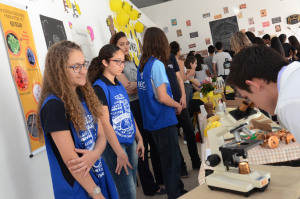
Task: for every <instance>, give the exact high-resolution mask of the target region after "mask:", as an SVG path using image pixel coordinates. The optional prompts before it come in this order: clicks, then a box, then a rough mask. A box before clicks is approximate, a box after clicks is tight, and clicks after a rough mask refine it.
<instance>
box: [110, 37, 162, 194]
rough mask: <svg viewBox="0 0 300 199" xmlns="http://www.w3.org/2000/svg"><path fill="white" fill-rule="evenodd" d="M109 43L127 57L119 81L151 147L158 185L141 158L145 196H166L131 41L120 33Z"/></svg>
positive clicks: (146, 162) (141, 176)
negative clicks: (142, 103) (144, 114)
mask: <svg viewBox="0 0 300 199" xmlns="http://www.w3.org/2000/svg"><path fill="white" fill-rule="evenodd" d="M109 43H110V44H114V45H116V46H118V47H119V48H120V49H121V50H122V52H123V53H124V55H125V60H126V62H125V66H124V69H123V72H122V74H121V75H118V76H117V79H118V80H119V81H120V82H121V83H122V84H123V86H124V87H125V89H126V92H127V94H128V97H129V101H130V109H131V111H132V113H133V117H134V119H135V121H136V124H137V126H138V128H139V130H140V132H141V135H142V137H143V142H144V145H145V146H148V143H149V145H150V157H151V163H152V168H153V172H154V175H155V180H156V183H155V182H154V178H153V176H152V173H151V171H150V169H149V161H143V160H142V159H141V158H139V161H138V173H139V177H140V181H141V184H142V188H143V192H144V195H146V196H153V195H162V194H166V190H165V189H164V188H161V187H160V186H159V185H158V184H163V183H164V181H163V177H162V169H161V163H160V159H159V155H158V151H157V147H156V144H155V142H154V140H153V137H152V134H151V133H149V131H148V130H146V129H144V127H143V117H142V112H141V106H140V101H139V96H138V93H137V75H136V74H137V67H136V65H135V63H134V62H133V61H131V58H130V55H129V41H128V39H127V37H126V35H125V33H124V32H118V33H116V34H114V35H113V36H112V37H111V39H110V42H109ZM144 158H145V160H148V150H145V152H144Z"/></svg>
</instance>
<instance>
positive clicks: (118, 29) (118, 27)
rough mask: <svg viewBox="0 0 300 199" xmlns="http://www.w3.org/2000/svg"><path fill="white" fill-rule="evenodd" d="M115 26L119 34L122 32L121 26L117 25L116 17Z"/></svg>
mask: <svg viewBox="0 0 300 199" xmlns="http://www.w3.org/2000/svg"><path fill="white" fill-rule="evenodd" d="M114 25H115V28H116V29H117V32H120V26H119V24H118V23H117V20H116V18H115V17H114Z"/></svg>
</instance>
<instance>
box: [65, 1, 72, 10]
mask: <svg viewBox="0 0 300 199" xmlns="http://www.w3.org/2000/svg"><path fill="white" fill-rule="evenodd" d="M66 4H67V5H68V7H69V8H70V9H72V3H71V0H66Z"/></svg>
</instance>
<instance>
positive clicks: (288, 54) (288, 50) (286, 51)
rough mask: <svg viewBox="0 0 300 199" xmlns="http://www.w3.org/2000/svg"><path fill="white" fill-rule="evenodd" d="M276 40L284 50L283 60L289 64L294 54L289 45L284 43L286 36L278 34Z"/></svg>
mask: <svg viewBox="0 0 300 199" xmlns="http://www.w3.org/2000/svg"><path fill="white" fill-rule="evenodd" d="M278 39H279V40H280V43H281V45H282V48H283V50H284V54H285V60H287V61H288V62H289V63H292V62H293V54H294V52H293V48H292V46H291V44H289V43H286V34H280V35H279V37H278Z"/></svg>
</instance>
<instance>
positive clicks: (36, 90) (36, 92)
mask: <svg viewBox="0 0 300 199" xmlns="http://www.w3.org/2000/svg"><path fill="white" fill-rule="evenodd" d="M41 92H42V87H41V85H40V84H39V83H38V82H35V83H34V84H33V86H32V94H33V97H34V100H35V102H36V103H39V101H40V99H41Z"/></svg>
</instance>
